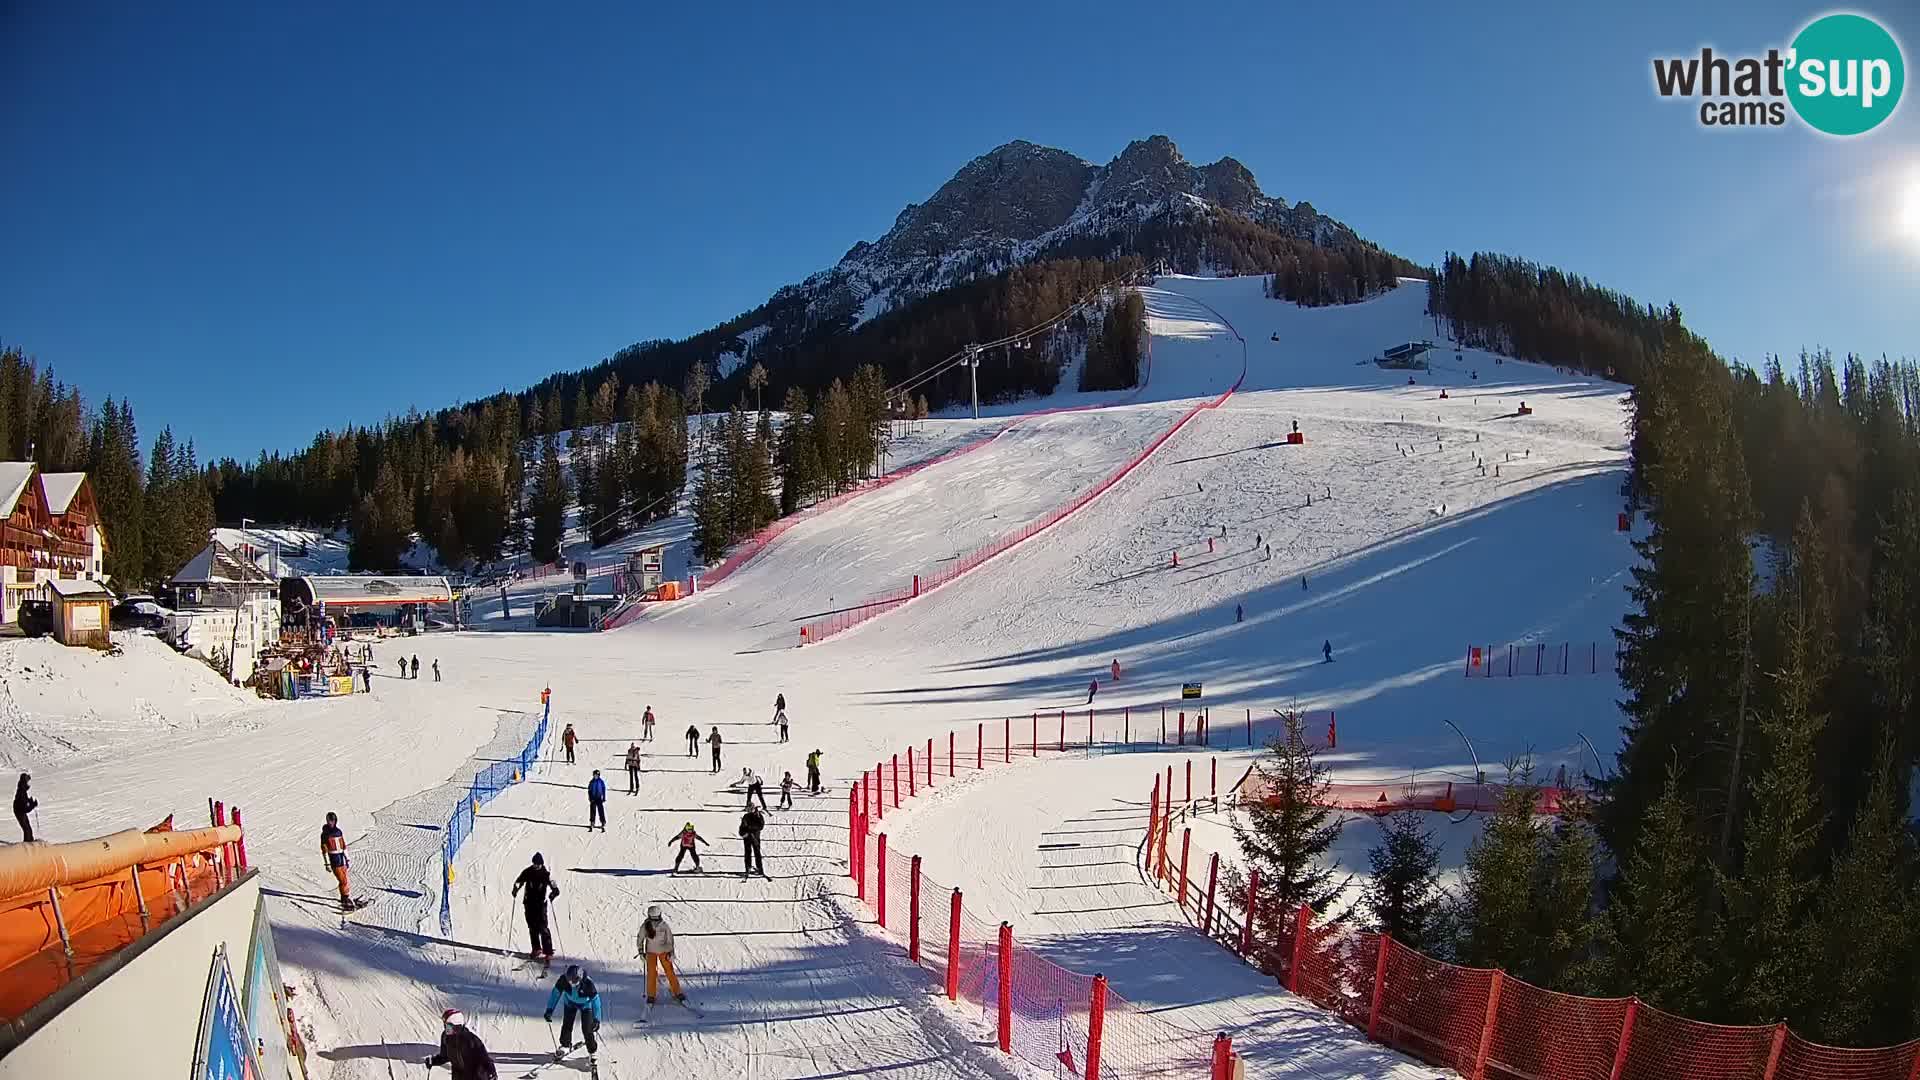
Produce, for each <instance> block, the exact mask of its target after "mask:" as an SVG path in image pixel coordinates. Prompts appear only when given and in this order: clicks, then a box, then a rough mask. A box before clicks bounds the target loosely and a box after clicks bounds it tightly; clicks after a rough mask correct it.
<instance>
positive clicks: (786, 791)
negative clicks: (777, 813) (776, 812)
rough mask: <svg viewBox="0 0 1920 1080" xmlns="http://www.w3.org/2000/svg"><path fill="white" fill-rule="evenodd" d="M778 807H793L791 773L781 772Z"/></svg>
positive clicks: (785, 808)
mask: <svg viewBox="0 0 1920 1080" xmlns="http://www.w3.org/2000/svg"><path fill="white" fill-rule="evenodd" d="M780 809H782V810H791V809H793V774H792V773H791V772H788V773H783V774H782V775H781V777H780Z"/></svg>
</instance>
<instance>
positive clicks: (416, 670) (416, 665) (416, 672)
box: [413, 653, 420, 679]
mask: <svg viewBox="0 0 1920 1080" xmlns="http://www.w3.org/2000/svg"><path fill="white" fill-rule="evenodd" d="M413 677H414V678H416V679H417V678H419V677H420V654H419V653H415V654H413Z"/></svg>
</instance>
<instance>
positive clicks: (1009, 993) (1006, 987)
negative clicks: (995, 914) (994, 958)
mask: <svg viewBox="0 0 1920 1080" xmlns="http://www.w3.org/2000/svg"><path fill="white" fill-rule="evenodd" d="M1000 1052H1001V1053H1003V1054H1011V1053H1013V925H1012V924H1011V923H1001V924H1000Z"/></svg>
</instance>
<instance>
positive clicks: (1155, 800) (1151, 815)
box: [1147, 770, 1160, 866]
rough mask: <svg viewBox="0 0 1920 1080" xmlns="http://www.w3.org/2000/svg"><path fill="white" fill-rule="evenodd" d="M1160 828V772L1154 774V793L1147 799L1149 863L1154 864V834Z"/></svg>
mask: <svg viewBox="0 0 1920 1080" xmlns="http://www.w3.org/2000/svg"><path fill="white" fill-rule="evenodd" d="M1159 829H1160V773H1159V771H1158V770H1156V771H1155V772H1154V774H1153V795H1152V796H1151V797H1150V798H1149V799H1148V801H1147V864H1148V865H1149V866H1151V865H1152V864H1153V834H1154V833H1156V832H1158V831H1159Z"/></svg>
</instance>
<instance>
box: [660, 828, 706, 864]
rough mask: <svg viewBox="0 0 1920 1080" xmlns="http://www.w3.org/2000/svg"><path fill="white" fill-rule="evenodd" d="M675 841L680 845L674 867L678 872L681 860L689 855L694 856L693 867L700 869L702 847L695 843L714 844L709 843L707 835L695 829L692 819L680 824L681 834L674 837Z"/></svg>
mask: <svg viewBox="0 0 1920 1080" xmlns="http://www.w3.org/2000/svg"><path fill="white" fill-rule="evenodd" d="M673 843H675V844H679V845H680V851H679V853H678V854H676V855H675V856H674V857H673V869H674V870H675V871H676V872H677V871H679V869H680V860H681V859H684V858H686V857H687V856H689V855H691V856H693V868H694V869H695V870H698V869H700V849H699V848H698V847H696V846H694V845H696V844H707V846H708V847H712V846H713V845H712V844H708V843H707V838H706V837H704V836H701V835H700V834H699V832H697V831H696V830H695V829H694V827H693V822H691V821H689V822H687V823H686V824H685V825H682V826H680V835H679V836H676V837H674V838H673ZM668 846H672V845H668Z"/></svg>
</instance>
